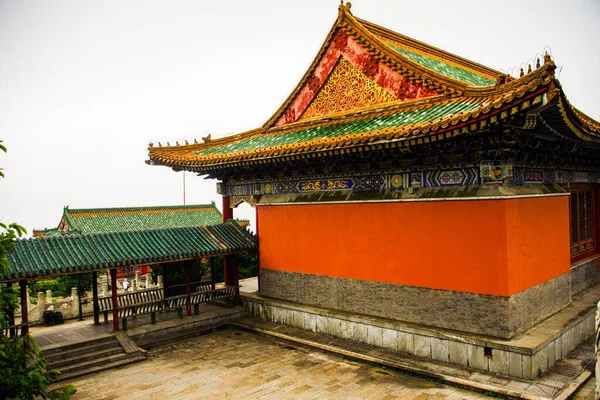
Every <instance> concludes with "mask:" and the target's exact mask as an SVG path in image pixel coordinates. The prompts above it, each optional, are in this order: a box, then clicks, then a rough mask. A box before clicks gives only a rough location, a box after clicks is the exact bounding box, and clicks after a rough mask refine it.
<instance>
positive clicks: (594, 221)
mask: <svg viewBox="0 0 600 400" xmlns="http://www.w3.org/2000/svg"><path fill="white" fill-rule="evenodd" d="M569 191H570V196H569V222H570V223H569V225H570V229H569V244H570V249H571V262H575V261H579V260H582V259H584V258H587V257H590V256H592V255H594V254H596V253H598V248H599V247H600V246H599V238H598V235H597V232H598V218H597V216H598V213H597V210H598V209H599V208H598V206H599V204H600V191H599V190H598V188H597V187H594V186H593V185H583V184H581V185H570V187H569Z"/></svg>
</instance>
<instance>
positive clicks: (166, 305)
mask: <svg viewBox="0 0 600 400" xmlns="http://www.w3.org/2000/svg"><path fill="white" fill-rule="evenodd" d="M198 289H201V290H200V291H196V292H193V293H190V295H189V303H188V296H187V295H186V294H183V295H178V296H171V297H168V298H166V299H163V290H162V289H152V290H145V291H141V292H133V293H127V294H120V295H119V296H118V297H117V304H118V308H117V309H118V314H119V318H120V319H121V320H122V323H123V330H127V318H128V317H132V316H134V315H142V314H150V316H151V321H152V324H156V313H157V312H159V311H166V310H177V311H178V313H179V317H180V318H182V317H183V309H184V308H185V307H187V306H188V305H189V306H194V314H196V315H198V313H199V312H198V311H199V310H198V306H199V305H200V304H202V303H208V302H211V301H220V302H222V301H223V300H225V302H226V304H227V305H228V306H229V305H232V304H233V302H231V300H233V299H235V298H236V297H237V296H238V294H239V286H225V287H220V288H217V289H215V290H211V285H210V283H208V285H201V286H198ZM98 305H99V311H100V312H102V313H103V314H104V323H108V313H109V312H112V311H113V309H112V298H111V297H101V298H99V299H98Z"/></svg>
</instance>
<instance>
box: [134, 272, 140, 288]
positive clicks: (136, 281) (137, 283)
mask: <svg viewBox="0 0 600 400" xmlns="http://www.w3.org/2000/svg"><path fill="white" fill-rule="evenodd" d="M141 288H142V285H141V281H140V271H136V273H135V281H134V282H133V291H134V292H135V291H138V290H140V289H141Z"/></svg>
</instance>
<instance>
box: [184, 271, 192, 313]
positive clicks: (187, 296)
mask: <svg viewBox="0 0 600 400" xmlns="http://www.w3.org/2000/svg"><path fill="white" fill-rule="evenodd" d="M183 271H184V273H185V314H186V315H187V316H188V317H191V316H192V305H191V304H190V293H191V289H190V264H189V263H186V264H185V267H183Z"/></svg>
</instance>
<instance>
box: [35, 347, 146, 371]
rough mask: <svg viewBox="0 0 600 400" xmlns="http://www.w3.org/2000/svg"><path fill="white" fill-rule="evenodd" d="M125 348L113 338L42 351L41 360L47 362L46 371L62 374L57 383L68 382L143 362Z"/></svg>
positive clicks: (136, 351) (130, 350)
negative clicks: (51, 370)
mask: <svg viewBox="0 0 600 400" xmlns="http://www.w3.org/2000/svg"><path fill="white" fill-rule="evenodd" d="M126 348H127V351H126V350H125V349H124V348H123V345H122V341H119V340H117V337H116V336H108V337H103V338H100V339H95V340H89V341H84V342H78V343H70V344H67V345H65V346H60V347H55V348H52V349H46V350H42V357H44V358H45V359H46V360H47V361H48V369H57V370H59V371H60V372H61V374H60V376H59V380H60V381H67V380H69V379H73V378H77V377H79V376H83V375H88V374H93V373H96V372H100V371H105V370H108V369H113V368H118V367H121V366H123V365H127V364H131V363H134V362H138V361H143V360H145V359H146V357H144V356H143V355H142V354H141V353H140V351H139V349H137V347H136V348H134V349H132V348H130V347H129V346H128V347H126Z"/></svg>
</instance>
